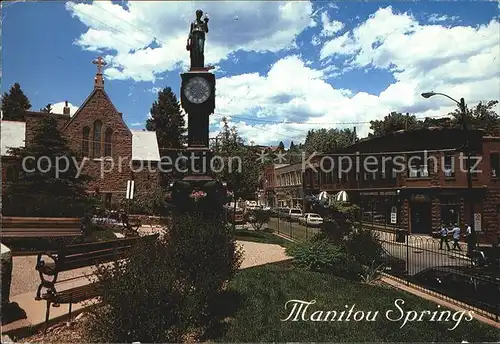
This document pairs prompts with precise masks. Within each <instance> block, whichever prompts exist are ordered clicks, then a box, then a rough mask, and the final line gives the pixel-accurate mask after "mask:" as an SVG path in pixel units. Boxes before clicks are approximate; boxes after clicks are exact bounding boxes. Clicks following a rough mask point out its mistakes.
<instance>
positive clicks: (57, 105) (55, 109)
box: [52, 102, 78, 116]
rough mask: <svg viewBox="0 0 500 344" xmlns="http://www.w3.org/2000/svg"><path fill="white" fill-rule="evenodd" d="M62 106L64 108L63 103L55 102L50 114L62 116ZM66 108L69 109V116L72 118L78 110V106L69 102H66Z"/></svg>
mask: <svg viewBox="0 0 500 344" xmlns="http://www.w3.org/2000/svg"><path fill="white" fill-rule="evenodd" d="M64 106H65V102H57V103H55V104H52V113H60V114H62V113H63V109H64ZM68 107H69V114H70V116H73V115H74V114H75V112H76V110H78V106H76V105H73V104H71V103H69V102H68Z"/></svg>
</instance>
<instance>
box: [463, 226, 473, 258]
mask: <svg viewBox="0 0 500 344" xmlns="http://www.w3.org/2000/svg"><path fill="white" fill-rule="evenodd" d="M472 239H473V238H472V229H471V228H470V226H469V225H468V224H467V223H466V224H465V241H466V242H467V253H472V251H473V250H474V242H473V240H472Z"/></svg>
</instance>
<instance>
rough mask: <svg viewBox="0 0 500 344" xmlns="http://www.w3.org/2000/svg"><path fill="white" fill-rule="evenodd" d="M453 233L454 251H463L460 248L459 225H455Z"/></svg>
mask: <svg viewBox="0 0 500 344" xmlns="http://www.w3.org/2000/svg"><path fill="white" fill-rule="evenodd" d="M451 233H452V235H453V248H452V250H454V251H455V250H458V251H462V248H461V247H460V227H459V226H458V224H456V223H455V225H454V227H453V229H452V231H451Z"/></svg>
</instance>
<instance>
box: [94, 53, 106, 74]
mask: <svg viewBox="0 0 500 344" xmlns="http://www.w3.org/2000/svg"><path fill="white" fill-rule="evenodd" d="M92 63H93V64H95V65H97V74H102V68H103V67H104V66H105V65H107V63H106V61H104V59H103V58H102V56H99V57H98V58H97V59H95V60H94V61H92Z"/></svg>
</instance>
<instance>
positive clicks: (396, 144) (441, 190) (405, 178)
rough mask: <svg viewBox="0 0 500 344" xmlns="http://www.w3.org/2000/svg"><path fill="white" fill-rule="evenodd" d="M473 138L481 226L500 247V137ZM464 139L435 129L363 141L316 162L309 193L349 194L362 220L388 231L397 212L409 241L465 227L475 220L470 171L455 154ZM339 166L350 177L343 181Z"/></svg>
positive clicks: (308, 176)
mask: <svg viewBox="0 0 500 344" xmlns="http://www.w3.org/2000/svg"><path fill="white" fill-rule="evenodd" d="M469 134H470V142H471V150H472V151H473V156H474V157H475V158H476V159H475V160H476V161H477V162H478V165H477V166H476V170H477V171H476V172H475V173H473V181H472V184H473V185H472V186H473V188H472V191H471V199H472V200H473V201H472V202H473V204H474V213H475V214H476V219H477V220H478V223H477V225H480V231H481V235H482V236H487V237H491V239H493V240H496V239H497V238H498V236H499V234H500V230H499V227H500V178H499V177H500V173H499V171H500V163H499V154H500V137H488V136H484V134H483V132H481V131H469ZM463 135H464V133H463V131H462V130H458V129H439V128H434V129H429V130H419V131H409V132H405V131H400V132H396V133H394V134H391V135H387V136H384V137H379V138H374V139H370V140H363V141H360V142H358V143H357V144H355V145H352V146H349V147H347V148H345V149H342V150H339V151H336V152H334V153H332V154H330V155H327V156H322V157H315V158H314V159H312V161H313V164H312V166H314V167H309V168H306V171H305V176H304V189H305V190H304V191H305V193H306V194H310V193H312V194H318V193H319V192H320V191H327V192H328V193H332V194H333V193H336V192H338V191H341V190H344V191H346V192H347V193H348V195H349V197H350V199H351V200H352V202H353V203H355V204H358V205H360V206H361V207H362V211H363V214H362V216H363V217H365V220H369V221H370V220H371V221H374V222H380V224H382V225H384V226H387V225H388V224H389V225H390V214H391V211H393V210H397V214H398V216H397V226H399V227H401V228H405V229H408V230H409V232H410V233H422V234H429V233H430V232H431V231H436V230H438V229H439V228H440V226H441V222H446V223H450V222H451V223H455V222H456V223H461V224H464V223H467V222H469V219H470V218H471V216H470V210H469V209H470V207H469V204H470V202H469V190H468V188H467V173H466V171H467V169H466V168H465V166H466V165H465V160H464V159H463V156H462V155H461V153H459V152H457V150H456V149H457V148H459V147H462V146H463V144H464V136H463ZM341 157H344V158H341ZM349 161H350V162H351V163H352V167H351V168H350V169H349V168H348V167H349V166H348V165H349ZM332 162H333V163H334V165H333V167H332V165H331V164H332ZM473 164H474V163H473ZM339 165H343V166H344V167H343V171H347V170H348V172H342V173H340V176H339V171H338V167H339ZM320 167H323V168H322V169H320ZM315 170H317V172H316V171H315ZM394 207H395V208H394ZM488 239H490V238H488Z"/></svg>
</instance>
